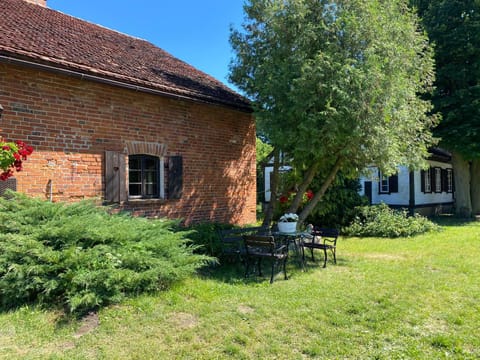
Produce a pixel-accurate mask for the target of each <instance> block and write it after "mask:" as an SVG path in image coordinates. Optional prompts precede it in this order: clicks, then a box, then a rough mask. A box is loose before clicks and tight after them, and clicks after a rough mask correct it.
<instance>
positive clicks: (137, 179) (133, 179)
mask: <svg viewBox="0 0 480 360" xmlns="http://www.w3.org/2000/svg"><path fill="white" fill-rule="evenodd" d="M141 175H142V173H141V171H138V170H133V171H132V170H131V169H130V171H129V173H128V180H129V181H130V184H131V183H141V182H142V176H141Z"/></svg>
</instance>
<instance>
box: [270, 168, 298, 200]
mask: <svg viewBox="0 0 480 360" xmlns="http://www.w3.org/2000/svg"><path fill="white" fill-rule="evenodd" d="M278 170H279V171H280V172H281V173H282V172H288V171H290V170H292V167H291V166H287V165H284V166H280V168H279V169H278ZM272 172H273V166H265V202H270V195H271V190H270V188H271V187H270V183H271V180H270V179H271V177H272Z"/></svg>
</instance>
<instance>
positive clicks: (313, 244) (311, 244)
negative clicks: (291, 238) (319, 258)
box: [302, 227, 339, 267]
mask: <svg viewBox="0 0 480 360" xmlns="http://www.w3.org/2000/svg"><path fill="white" fill-rule="evenodd" d="M338 236H339V231H338V230H337V229H327V228H320V227H313V229H312V230H311V232H310V236H305V237H303V239H302V261H303V264H304V265H305V248H307V249H310V253H311V255H312V261H315V258H314V256H313V250H315V249H318V250H323V255H324V261H323V267H326V266H327V251H330V252H331V253H332V255H333V262H334V263H335V264H336V263H337V239H338Z"/></svg>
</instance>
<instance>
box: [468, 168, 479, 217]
mask: <svg viewBox="0 0 480 360" xmlns="http://www.w3.org/2000/svg"><path fill="white" fill-rule="evenodd" d="M470 196H471V198H472V212H473V214H474V215H480V159H475V160H473V161H472V163H471V167H470Z"/></svg>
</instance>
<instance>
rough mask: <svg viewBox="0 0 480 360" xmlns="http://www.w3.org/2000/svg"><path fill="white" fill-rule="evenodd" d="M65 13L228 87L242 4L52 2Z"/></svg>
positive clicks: (213, 0) (204, 0)
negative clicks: (137, 41)
mask: <svg viewBox="0 0 480 360" xmlns="http://www.w3.org/2000/svg"><path fill="white" fill-rule="evenodd" d="M47 6H48V7H49V8H51V9H54V10H58V11H61V12H63V13H65V14H68V15H72V16H75V17H77V18H80V19H83V20H87V21H89V22H93V23H95V24H99V25H102V26H105V27H107V28H110V29H113V30H117V31H119V32H122V33H125V34H128V35H131V36H135V37H138V38H141V39H144V40H147V41H149V42H151V43H153V44H155V45H156V46H158V47H160V48H162V49H163V50H165V51H167V52H169V53H170V54H172V55H173V56H175V57H177V58H179V59H181V60H183V61H185V62H187V63H189V64H190V65H193V66H194V67H196V68H197V69H200V70H202V71H204V72H206V73H207V74H209V75H212V76H213V77H215V78H216V79H218V80H220V81H222V82H223V83H225V84H228V85H229V86H230V87H232V88H234V87H233V86H232V85H231V84H229V83H228V80H227V75H228V64H229V62H230V59H231V58H232V56H233V55H232V51H231V46H230V43H229V41H228V38H229V34H230V25H232V26H234V28H236V29H239V28H240V27H241V24H242V21H243V17H244V15H243V0H129V1H127V0H47Z"/></svg>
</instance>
